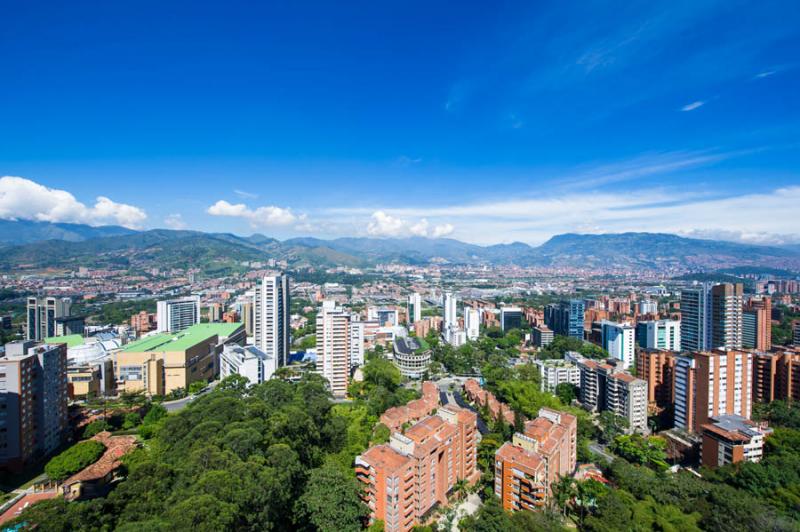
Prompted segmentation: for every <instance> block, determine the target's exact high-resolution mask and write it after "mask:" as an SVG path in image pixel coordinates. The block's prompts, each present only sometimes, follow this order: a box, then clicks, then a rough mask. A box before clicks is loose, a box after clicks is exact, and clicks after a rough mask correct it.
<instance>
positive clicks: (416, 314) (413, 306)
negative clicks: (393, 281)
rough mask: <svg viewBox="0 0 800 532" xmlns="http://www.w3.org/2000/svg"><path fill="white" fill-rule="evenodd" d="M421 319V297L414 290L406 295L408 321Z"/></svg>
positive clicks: (415, 321)
mask: <svg viewBox="0 0 800 532" xmlns="http://www.w3.org/2000/svg"><path fill="white" fill-rule="evenodd" d="M421 319H422V298H421V297H420V295H419V294H418V293H416V292H414V293H413V294H410V295H409V296H408V322H409V323H417V322H418V321H419V320H421Z"/></svg>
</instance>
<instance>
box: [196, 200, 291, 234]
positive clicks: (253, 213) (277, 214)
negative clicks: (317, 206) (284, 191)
mask: <svg viewBox="0 0 800 532" xmlns="http://www.w3.org/2000/svg"><path fill="white" fill-rule="evenodd" d="M206 212H207V213H208V214H210V215H212V216H230V217H234V218H244V219H246V220H248V221H249V222H250V225H251V226H252V227H254V228H255V227H267V226H279V225H290V224H292V223H294V222H296V221H297V220H304V219H305V215H301V216H296V215H295V214H294V213H293V212H292V211H291V209H288V208H286V209H283V208H281V207H275V206H272V205H269V206H264V207H258V208H256V209H251V208H249V207H248V206H247V205H245V204H244V203H228V202H227V201H225V200H219V201H218V202H216V203H215V204H214V205H212V206H211V207H209V208H208V209H207V210H206Z"/></svg>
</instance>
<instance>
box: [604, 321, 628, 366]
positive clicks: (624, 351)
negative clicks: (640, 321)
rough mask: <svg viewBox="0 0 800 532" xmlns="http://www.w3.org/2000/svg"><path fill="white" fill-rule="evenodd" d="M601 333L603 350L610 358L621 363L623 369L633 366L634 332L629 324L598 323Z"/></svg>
mask: <svg viewBox="0 0 800 532" xmlns="http://www.w3.org/2000/svg"><path fill="white" fill-rule="evenodd" d="M600 323H601V325H602V333H603V349H605V350H606V351H608V353H609V355H611V357H613V358H616V359H617V360H621V361H622V365H623V367H624V368H625V369H628V368H629V367H631V366H632V365H633V361H634V357H635V356H636V354H635V347H636V345H635V343H636V330H635V329H634V328H633V325H631V324H629V323H614V322H613V321H607V320H603V321H602V322H600Z"/></svg>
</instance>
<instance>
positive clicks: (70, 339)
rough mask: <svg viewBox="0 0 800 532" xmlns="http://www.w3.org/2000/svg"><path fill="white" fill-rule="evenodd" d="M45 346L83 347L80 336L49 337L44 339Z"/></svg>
mask: <svg viewBox="0 0 800 532" xmlns="http://www.w3.org/2000/svg"><path fill="white" fill-rule="evenodd" d="M44 343H46V344H67V347H75V346H78V345H83V343H84V338H83V336H82V335H80V334H68V335H67V336H50V337H48V338H45V339H44Z"/></svg>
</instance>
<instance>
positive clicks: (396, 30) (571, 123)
mask: <svg viewBox="0 0 800 532" xmlns="http://www.w3.org/2000/svg"><path fill="white" fill-rule="evenodd" d="M3 18H4V23H3V26H2V28H0V51H1V53H0V74H2V82H1V83H0V123H2V126H3V127H2V128H0V176H11V177H6V178H2V179H0V217H2V218H31V219H40V220H51V221H77V222H85V223H92V224H103V223H121V224H125V225H129V226H134V227H141V228H152V227H176V228H178V227H186V228H191V229H200V230H205V231H231V232H235V233H239V234H250V233H253V232H260V233H264V234H267V235H271V236H276V237H280V238H286V237H290V236H296V235H313V236H318V237H321V238H333V237H337V236H350V235H374V236H407V235H414V234H416V235H425V236H429V237H440V236H450V237H454V238H459V239H462V240H466V241H471V242H477V243H495V242H511V241H524V242H529V243H532V244H536V243H540V242H542V241H544V240H546V239H547V238H549V237H550V236H552V235H553V234H558V233H563V232H568V231H573V232H617V231H628V230H642V231H664V232H672V233H679V234H687V235H695V236H702V237H719V238H726V239H731V240H745V241H750V242H768V243H780V242H797V241H800V224H799V223H798V219H797V212H798V210H800V209H799V208H798V205H800V122H799V121H798V119H799V118H800V98H799V97H798V94H800V3H797V2H790V1H785V2H764V1H760V2H734V1H724V2H702V1H692V2H670V3H658V2H636V3H630V4H629V5H627V6H625V5H623V4H622V3H620V2H580V3H568V2H558V1H554V2H459V3H452V2H449V3H444V2H430V1H428V2H413V1H411V2H409V1H407V2H366V1H365V2H347V3H344V2H280V3H277V2H235V1H226V2H224V3H223V2H160V1H159V2H147V1H143V2H135V3H123V2H70V3H63V2H59V3H56V2H49V3H48V2H16V3H14V5H9V6H7V7H6V9H5V10H4V15H3Z"/></svg>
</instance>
